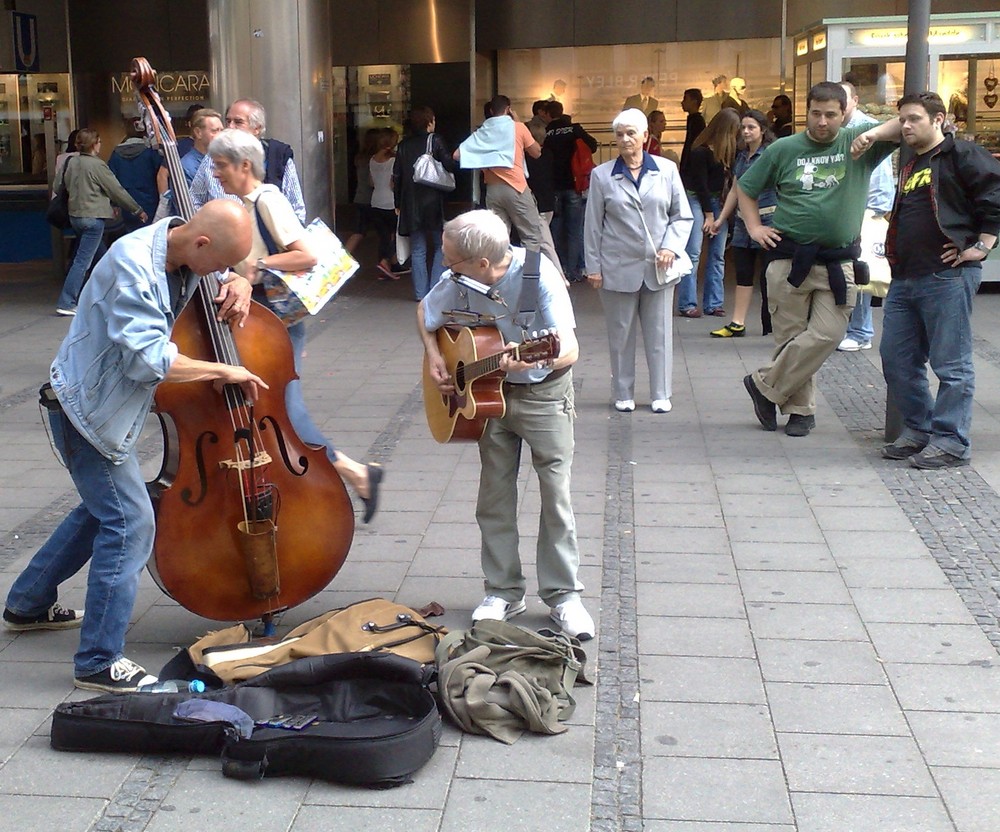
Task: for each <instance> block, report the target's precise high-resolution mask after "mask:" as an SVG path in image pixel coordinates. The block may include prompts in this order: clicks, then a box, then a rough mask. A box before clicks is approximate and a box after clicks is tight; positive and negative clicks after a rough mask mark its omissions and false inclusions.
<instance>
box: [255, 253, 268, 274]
mask: <svg viewBox="0 0 1000 832" xmlns="http://www.w3.org/2000/svg"><path fill="white" fill-rule="evenodd" d="M257 271H259V272H266V271H267V266H265V265H264V258H263V257H258V258H257Z"/></svg>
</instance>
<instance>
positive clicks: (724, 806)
mask: <svg viewBox="0 0 1000 832" xmlns="http://www.w3.org/2000/svg"><path fill="white" fill-rule="evenodd" d="M645 779H646V782H648V783H655V784H656V788H654V789H647V790H645V791H644V792H643V796H642V798H643V816H644V817H646V818H649V819H665V820H692V821H701V822H709V823H715V822H731V823H741V824H742V823H747V824H752V823H757V824H783V823H784V824H790V823H791V822H792V815H791V809H790V806H789V802H788V794H787V792H786V788H785V778H784V774H783V772H782V768H781V765H780V763H778V762H777V761H772V760H719V759H697V758H684V757H653V758H652V759H650V760H648V761H647V762H646V766H645ZM720 783H725V784H726V785H725V788H724V789H719V788H717V787H716V784H720ZM564 828H567V829H568V828H569V827H564Z"/></svg>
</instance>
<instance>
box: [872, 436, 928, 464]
mask: <svg viewBox="0 0 1000 832" xmlns="http://www.w3.org/2000/svg"><path fill="white" fill-rule="evenodd" d="M926 447H927V443H926V442H918V441H917V440H915V439H907V438H905V437H902V436H901V437H900V438H899V439H897V440H896V441H895V442H890V443H889V444H888V445H883V446H882V456H884V457H885V458H886V459H909V458H910V457H911V456H913V455H914V454H919V453H920V452H921V451H922V450H923V449H924V448H926Z"/></svg>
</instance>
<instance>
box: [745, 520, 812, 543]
mask: <svg viewBox="0 0 1000 832" xmlns="http://www.w3.org/2000/svg"><path fill="white" fill-rule="evenodd" d="M726 530H727V531H728V533H729V537H730V539H731V540H734V541H735V540H749V541H757V542H765V543H766V542H768V541H771V540H775V539H777V540H781V541H783V542H785V543H823V542H824V540H823V533H822V531H820V528H819V526H818V525H817V523H816V521H815V519H813V518H812V517H730V518H727V520H726Z"/></svg>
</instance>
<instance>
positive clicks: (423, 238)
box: [410, 229, 444, 300]
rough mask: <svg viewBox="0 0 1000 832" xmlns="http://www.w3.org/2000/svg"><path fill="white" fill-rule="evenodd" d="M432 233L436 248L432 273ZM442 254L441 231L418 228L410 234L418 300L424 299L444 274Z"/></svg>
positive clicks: (414, 281)
mask: <svg viewBox="0 0 1000 832" xmlns="http://www.w3.org/2000/svg"><path fill="white" fill-rule="evenodd" d="M428 235H430V238H431V245H432V246H433V248H434V260H433V262H432V263H431V270H430V274H428V273H427V236H428ZM442 259H443V255H442V254H441V231H440V229H438V230H434V231H427V230H425V229H417V230H416V231H414V232H413V234H411V235H410V268H411V269H412V271H411V273H410V276H411V277H412V278H413V294H414V296H415V297H416V299H417V300H423V299H424V295H426V294H427V293H428V292H429V291H430V290H431V289H433V288H434V287H435V286H436V285H437V282H438V281H439V280H440V279H441V275H442V274H444V266H443V265H442Z"/></svg>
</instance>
